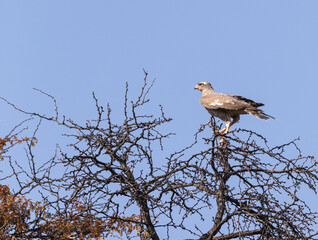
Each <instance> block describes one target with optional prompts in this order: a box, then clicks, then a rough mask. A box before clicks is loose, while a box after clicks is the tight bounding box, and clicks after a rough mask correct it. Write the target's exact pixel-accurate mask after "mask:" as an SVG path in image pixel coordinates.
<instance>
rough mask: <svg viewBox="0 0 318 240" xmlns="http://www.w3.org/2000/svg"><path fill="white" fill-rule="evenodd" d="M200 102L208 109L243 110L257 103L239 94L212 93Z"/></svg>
mask: <svg viewBox="0 0 318 240" xmlns="http://www.w3.org/2000/svg"><path fill="white" fill-rule="evenodd" d="M200 103H201V105H202V106H203V107H205V108H207V109H226V110H243V109H245V108H247V107H250V106H251V105H252V106H253V105H255V107H256V105H257V104H258V103H255V102H254V101H252V100H250V99H247V98H243V97H241V96H237V95H230V94H221V93H218V94H211V95H208V96H204V97H202V98H201V99H200Z"/></svg>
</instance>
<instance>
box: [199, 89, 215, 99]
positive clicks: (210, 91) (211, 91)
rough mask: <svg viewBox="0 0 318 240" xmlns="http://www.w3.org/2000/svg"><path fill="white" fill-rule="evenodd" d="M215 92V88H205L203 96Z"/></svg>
mask: <svg viewBox="0 0 318 240" xmlns="http://www.w3.org/2000/svg"><path fill="white" fill-rule="evenodd" d="M214 93H215V91H214V89H205V90H203V91H202V97H204V96H208V95H211V94H214Z"/></svg>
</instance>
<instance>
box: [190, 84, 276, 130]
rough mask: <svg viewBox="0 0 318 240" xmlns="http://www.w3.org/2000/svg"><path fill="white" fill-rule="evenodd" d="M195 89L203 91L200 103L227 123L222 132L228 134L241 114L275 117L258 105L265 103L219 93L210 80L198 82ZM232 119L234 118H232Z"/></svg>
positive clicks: (262, 117) (261, 117) (266, 117)
mask: <svg viewBox="0 0 318 240" xmlns="http://www.w3.org/2000/svg"><path fill="white" fill-rule="evenodd" d="M194 89H198V90H200V91H201V92H202V97H201V98H200V104H201V105H202V106H203V107H205V109H206V110H207V111H208V112H209V113H210V114H211V115H212V116H215V117H218V118H220V119H221V120H222V121H224V123H225V126H226V127H225V128H223V129H222V130H220V131H219V132H220V133H223V132H224V133H225V134H227V133H228V131H229V129H230V127H231V126H232V125H233V124H234V123H236V122H238V121H239V120H240V115H241V114H251V115H253V116H255V117H257V118H260V119H265V120H267V119H270V118H272V119H275V118H274V117H272V116H270V115H268V114H266V113H264V112H263V111H262V110H261V109H258V107H261V106H264V104H263V103H256V102H254V101H252V100H250V99H247V98H244V97H241V96H237V95H230V94H223V93H217V92H216V91H214V89H213V88H212V86H211V84H210V83H208V82H200V83H198V84H197V85H196V86H195V88H194ZM231 119H232V120H231Z"/></svg>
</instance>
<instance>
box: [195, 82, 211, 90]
mask: <svg viewBox="0 0 318 240" xmlns="http://www.w3.org/2000/svg"><path fill="white" fill-rule="evenodd" d="M194 89H198V90H200V91H201V92H202V91H204V90H211V89H212V90H213V88H212V86H211V84H210V83H208V82H199V83H198V84H197V85H196V86H195V87H194Z"/></svg>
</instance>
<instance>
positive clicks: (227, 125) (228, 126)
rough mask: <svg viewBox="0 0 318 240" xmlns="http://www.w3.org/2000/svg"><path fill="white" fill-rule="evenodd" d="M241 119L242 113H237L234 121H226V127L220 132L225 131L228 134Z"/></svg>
mask: <svg viewBox="0 0 318 240" xmlns="http://www.w3.org/2000/svg"><path fill="white" fill-rule="evenodd" d="M239 120H240V115H237V116H234V117H233V121H232V122H225V124H226V127H225V128H223V129H221V130H220V131H219V132H220V133H223V132H225V134H227V133H228V132H229V130H230V127H231V126H232V125H233V124H234V123H237V122H238V121H239Z"/></svg>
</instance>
